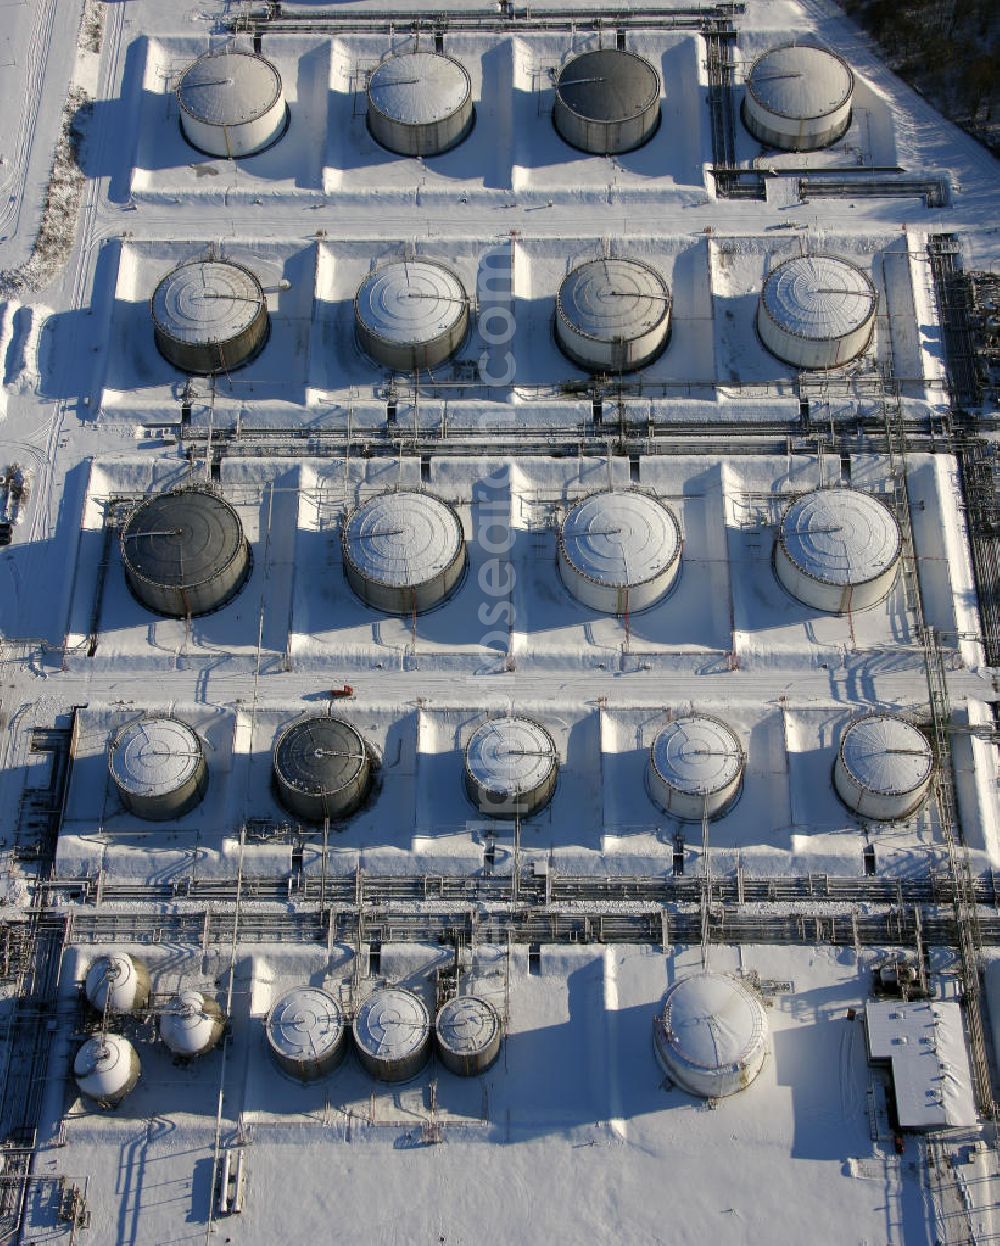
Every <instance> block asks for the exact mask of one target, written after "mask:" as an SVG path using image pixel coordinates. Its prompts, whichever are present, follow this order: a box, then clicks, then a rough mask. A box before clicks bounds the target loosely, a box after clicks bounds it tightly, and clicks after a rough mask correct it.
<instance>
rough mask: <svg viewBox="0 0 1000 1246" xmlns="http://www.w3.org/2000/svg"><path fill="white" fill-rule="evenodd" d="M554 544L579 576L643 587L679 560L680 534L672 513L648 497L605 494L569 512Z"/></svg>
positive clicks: (623, 492) (594, 495)
mask: <svg viewBox="0 0 1000 1246" xmlns="http://www.w3.org/2000/svg"><path fill="white" fill-rule="evenodd" d="M559 544H560V547H561V549H562V552H563V554H564V556H565V558H566V560H567V562H569V564H570V566H571V567H573V568H574V570H576V571H578V572H579V573H580V574H581V575H584V576H586V577H587V578H588V579H591V580H594V581H595V582H596V583H598V584H605V585H607V586H609V587H613V588H626V587H630V586H633V585H636V584H645V583H646V582H647V581H648V580H651V579H653V578H654V577H655V576H657V575H659V574H660V573H661V572H662V571H663V570H665V569H666V568H667V567H669V566H670V565H671V564H672V563H673V562H674V561H675V560H676V559H677V558H678V557H679V555H680V551H681V531H680V526H679V525H678V523H677V519H676V518H675V516H674V514H673V512H672V511H671V510H669V509H668V508H667V507H666V506H664V504H663V503H662V502H660V501H658V500H657V499H656V498H654V497H650V496H649V494H646V493H639V492H635V491H630V490H620V491H618V490H615V491H611V490H608V491H606V492H602V493H592V494H591V495H590V496H589V497H586V498H583V499H582V501H579V502H577V503H576V504H575V505H574V506H573V507H572V508H571V509H570V511H569V513H568V514H567V515H566V518H565V520H564V521H563V524H562V527H561V528H560V530H559Z"/></svg>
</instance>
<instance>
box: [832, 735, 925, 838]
mask: <svg viewBox="0 0 1000 1246" xmlns="http://www.w3.org/2000/svg"><path fill="white" fill-rule="evenodd" d="M933 778H934V752H933V750H932V749H931V746H930V742H929V741H928V739H927V737H926V736H925V735H924V733H923V732H922V731H920V730H919V729H918V728H917V727H914V726H913V724H912V723H909V722H907V721H906V719H905V718H900V717H899V716H898V715H897V714H866V715H864V717H862V718H856V719H855V720H854V721H853V722H851V723H849V724H848V726H847V728H846V729H845V731H844V734H843V735H842V736H841V738H840V748H839V750H838V751H837V760H836V762H835V763H834V767H833V782H834V786H835V787H836V789H837V795H838V796H839V797H840V799H841V800H842V801H843V802H844V804H845V805H846V806H847V807H848V809H851V810H852V811H853V812H854V813H856V814H857V815H858V816H859V817H862V818H875V819H877V820H878V821H880V822H899V821H902V820H903V819H904V818H908V817H909V816H910V815H911V814H913V813H916V811H917V809H919V808H920V806H921V805H922V804H923V802H924V801H925V800H926V799H927V793H928V792H929V791H930V786H931V781H932V779H933Z"/></svg>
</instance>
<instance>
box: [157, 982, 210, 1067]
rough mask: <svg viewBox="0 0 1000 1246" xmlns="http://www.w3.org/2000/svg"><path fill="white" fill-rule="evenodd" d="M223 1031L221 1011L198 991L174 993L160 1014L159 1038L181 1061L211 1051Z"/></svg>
mask: <svg viewBox="0 0 1000 1246" xmlns="http://www.w3.org/2000/svg"><path fill="white" fill-rule="evenodd" d="M225 1028H226V1023H225V1018H224V1017H223V1015H222V1009H221V1008H220V1007H219V1005H218V1004H217V1003H216V1002H215V1000H214V999H212V998H211V997H210V996H208V995H203V994H202V993H201V991H180V992H178V994H177V995H175V996H174V998H173V999H172V1000H171V1001H170V1003H169V1004H168V1005H167V1008H166V1011H165V1012H161V1013H160V1038H162V1039H163V1041H164V1043H166V1045H167V1047H169V1049H170V1050H171V1051H172V1052H173V1053H174V1055H175V1056H181V1057H182V1058H184V1059H194V1057H195V1056H203V1055H205V1053H206V1052H209V1051H211V1050H212V1048H213V1047H214V1046H215V1044H216V1043H217V1042H218V1041H219V1039H220V1038H221V1037H222V1031H223V1030H224V1029H225Z"/></svg>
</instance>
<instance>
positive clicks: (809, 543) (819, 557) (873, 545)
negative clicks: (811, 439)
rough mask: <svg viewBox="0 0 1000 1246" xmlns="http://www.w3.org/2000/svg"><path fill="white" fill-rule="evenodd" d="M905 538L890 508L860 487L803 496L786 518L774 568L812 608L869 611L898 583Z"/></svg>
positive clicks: (789, 509)
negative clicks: (897, 575) (862, 490)
mask: <svg viewBox="0 0 1000 1246" xmlns="http://www.w3.org/2000/svg"><path fill="white" fill-rule="evenodd" d="M901 549H902V537H901V536H900V532H899V524H898V523H897V522H896V517H895V515H893V513H892V511H890V510H889V508H888V507H887V506H884V505H883V504H882V503H881V502H880V501H879V500H878V499H877V498H873V497H872V496H871V495H870V494H868V493H862V492H861V491H860V490H858V489H841V488H837V489H817V490H815V492H813V493H806V494H803V495H802V497H800V498H796V500H795V501H794V502H793V503H792V504H791V506H789V507H788V509H787V510H786V511H785V513H784V515H783V516H782V517H781V526H780V529H779V532H778V540H777V542H776V544H775V547H774V569H775V572H776V573H777V576H778V579H779V580H780V581H781V583H782V584H783V585H784V586H785V588H786V589H787V590H788V591H789V592H790V593H791V594H792V596H793V597H797V598H798V600H799V601H801V602H804V603H805V605H807V606H813V607H814V608H815V609H816V610H826V611H828V612H829V613H832V614H846V613H847V612H848V611H849V610H865V609H867V608H868V607H869V606H874V605H876V604H877V603H878V602H880V601H881V600H882V599H883V598H884V597H885V596H886V595H887V594H888V593H889V591H890V590H891V589H892V586H893V584H894V583H895V582H896V574H897V570H898V567H899V555H900V551H901Z"/></svg>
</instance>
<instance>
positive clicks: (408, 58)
mask: <svg viewBox="0 0 1000 1246" xmlns="http://www.w3.org/2000/svg"><path fill="white" fill-rule="evenodd" d="M471 90H472V82H471V79H470V78H469V73H468V70H467V69H466V68H465V66H464V65H462V64H461V63H460V62H459V61H456V60H455V59H454V57H451V56H445V55H443V54H442V53H440V52H403V53H401V54H400V55H399V56H391V57H389V59H388V60H384V61H383V62H382V64H381V65H379V66H378V67H377V68H376V69H375V70H374V72H373V73H372V76H371V78H370V79H369V81H368V98H369V99H370V101H371V103H372V104H373V105H374V107H375V108H377V109H378V111H379V112H380V113H383V114H384V115H385V116H387V117H389V118H391V120H393V121H398V122H402V123H403V124H405V125H429V124H431V123H432V122H434V121H442V120H443V119H444V118H445V117H450V116H451V115H452V113H454V112H457V111H458V109H459V108H461V107H462V105H463V104H464V103H465V101H466V100H467V99H468V97H469V93H470V92H471Z"/></svg>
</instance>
